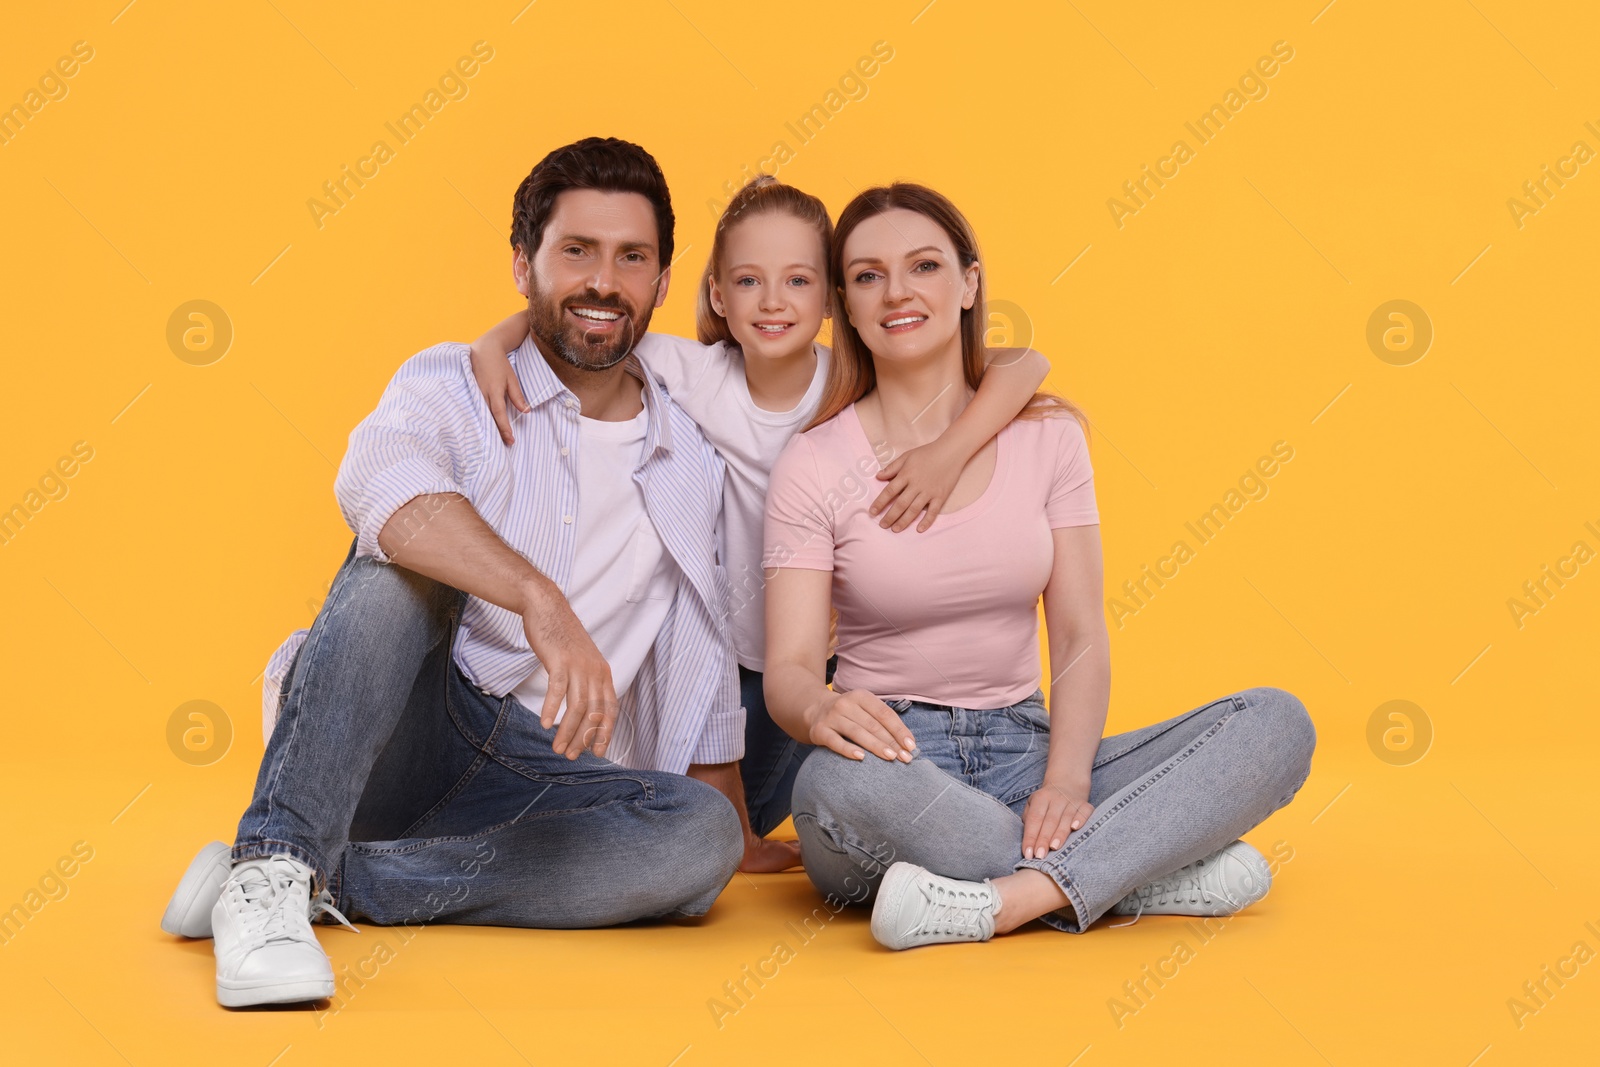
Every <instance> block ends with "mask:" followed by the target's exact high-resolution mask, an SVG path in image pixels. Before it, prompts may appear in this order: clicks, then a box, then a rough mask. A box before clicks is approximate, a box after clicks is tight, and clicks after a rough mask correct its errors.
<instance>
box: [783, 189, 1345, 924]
mask: <svg viewBox="0 0 1600 1067" xmlns="http://www.w3.org/2000/svg"><path fill="white" fill-rule="evenodd" d="M831 260H832V263H831V265H832V272H831V274H832V277H833V278H834V279H835V283H836V285H837V286H838V288H839V292H838V297H839V300H838V303H837V308H838V309H839V310H842V311H843V312H844V314H842V315H838V314H836V315H835V328H834V358H833V361H832V363H831V364H830V367H829V375H828V381H827V384H826V386H825V389H824V393H823V398H822V401H821V403H820V405H819V408H818V411H817V415H816V418H815V419H814V420H813V421H812V424H811V426H810V427H809V428H808V429H807V430H806V431H805V432H804V433H802V434H800V435H797V436H796V437H795V438H794V439H793V440H791V441H790V442H789V444H788V446H787V447H786V448H785V450H784V452H783V454H782V456H781V457H780V458H779V460H778V463H777V465H776V467H775V468H774V470H773V473H772V479H771V484H770V487H769V491H768V498H767V516H766V530H765V551H764V565H765V566H766V567H767V573H768V583H767V658H766V666H767V673H766V678H765V686H766V696H767V705H768V708H769V709H770V711H771V713H772V715H773V717H774V719H775V720H776V721H777V722H778V723H779V724H780V725H781V726H783V727H784V729H786V730H787V731H789V733H790V734H791V735H792V736H794V737H795V738H797V739H799V740H801V741H804V742H807V743H810V744H814V745H817V746H820V747H821V748H822V749H826V751H821V750H819V751H817V752H815V753H814V754H813V755H812V757H811V758H810V759H809V760H808V761H807V762H806V763H805V765H804V766H803V767H802V768H801V770H800V774H799V778H798V780H797V781H796V783H795V792H794V813H795V825H796V828H797V829H798V831H799V835H800V841H801V848H802V852H803V854H804V859H805V867H806V871H807V873H808V875H809V876H810V877H811V880H812V882H813V883H814V884H815V885H816V886H817V888H818V889H819V890H821V891H822V892H823V893H825V894H829V895H837V896H839V897H841V898H843V899H848V900H851V901H856V902H861V901H864V900H865V899H867V898H869V897H871V896H873V895H874V894H875V895H876V898H877V901H876V904H875V906H874V912H873V920H872V929H873V934H874V936H876V937H877V938H878V940H879V941H880V942H882V943H883V944H885V945H887V946H889V947H891V948H897V949H898V948H910V947H913V946H916V945H923V944H932V943H936V942H941V941H966V940H979V941H981V940H987V939H988V938H990V937H992V936H994V935H995V934H996V933H1004V932H1007V931H1009V930H1013V929H1016V928H1017V927H1019V926H1021V925H1023V924H1024V923H1027V922H1030V921H1032V920H1034V919H1039V918H1042V919H1043V920H1044V921H1045V922H1046V923H1048V924H1050V925H1051V926H1054V927H1056V928H1057V929H1061V930H1067V931H1074V932H1081V931H1083V930H1086V929H1087V928H1088V927H1089V925H1090V924H1091V923H1093V922H1094V921H1095V920H1096V919H1098V918H1099V917H1100V916H1101V915H1102V914H1105V913H1106V912H1107V911H1112V910H1116V911H1117V912H1119V913H1132V914H1137V913H1138V912H1140V911H1143V912H1146V913H1155V912H1160V913H1166V914H1202V915H1217V914H1226V913H1228V912H1231V911H1234V910H1237V909H1238V908H1240V907H1243V906H1246V905H1248V904H1250V903H1253V902H1254V901H1256V900H1259V899H1260V898H1261V897H1262V896H1263V895H1265V893H1266V890H1267V887H1268V885H1269V883H1270V878H1271V876H1270V873H1269V869H1268V867H1267V864H1266V861H1265V860H1264V859H1263V858H1262V857H1261V855H1260V854H1259V853H1258V852H1256V851H1255V850H1254V849H1253V848H1251V847H1250V846H1249V845H1247V844H1245V843H1244V842H1242V841H1239V840H1237V838H1238V837H1239V835H1240V834H1242V833H1244V832H1245V831H1247V830H1249V829H1250V828H1251V827H1253V826H1255V825H1257V824H1259V823H1260V822H1261V821H1262V820H1263V819H1265V818H1266V817H1267V816H1268V815H1269V814H1270V813H1271V812H1273V811H1274V810H1276V809H1277V808H1279V807H1281V806H1283V805H1284V804H1286V803H1288V801H1289V800H1290V799H1291V798H1292V797H1293V796H1294V794H1295V792H1296V791H1297V790H1298V789H1299V788H1300V786H1301V784H1302V783H1303V782H1304V781H1305V779H1306V776H1307V774H1308V773H1309V771H1310V759H1311V752H1312V749H1313V747H1314V745H1315V733H1314V731H1313V729H1312V726H1311V721H1310V718H1309V717H1308V716H1307V715H1306V711H1305V708H1304V706H1303V705H1302V704H1301V703H1300V702H1299V701H1298V700H1297V699H1296V698H1295V697H1293V696H1292V695H1290V694H1289V693H1286V692H1284V691H1282V690H1279V689H1269V688H1258V689H1247V690H1244V691H1241V692H1238V693H1234V694H1232V695H1230V696H1226V697H1223V698H1222V699H1220V700H1214V701H1211V702H1210V703H1207V704H1205V705H1202V706H1201V707H1199V708H1196V709H1194V710H1192V711H1190V712H1187V713H1185V714H1183V715H1179V716H1177V717H1176V718H1172V719H1169V720H1167V721H1165V722H1161V723H1156V724H1154V725H1152V726H1147V727H1144V728H1142V729H1139V730H1135V731H1132V732H1130V733H1125V734H1119V735H1116V736H1114V737H1108V738H1102V737H1101V731H1102V730H1103V729H1104V726H1105V719H1106V706H1107V702H1108V699H1109V694H1110V682H1111V670H1110V657H1109V654H1108V637H1107V633H1106V627H1105V621H1104V618H1103V616H1102V614H1101V609H1100V601H1101V588H1102V574H1101V559H1100V541H1099V525H1098V523H1099V516H1098V513H1097V510H1096V506H1095V502H1094V483H1093V472H1092V470H1091V468H1090V465H1089V458H1088V453H1087V444H1086V440H1085V436H1084V433H1083V430H1082V428H1081V426H1080V423H1079V421H1078V417H1077V416H1078V412H1077V410H1076V409H1075V408H1073V407H1072V406H1071V405H1070V404H1068V403H1066V402H1065V401H1063V400H1061V399H1060V398H1057V397H1051V396H1049V395H1045V394H1040V395H1039V396H1036V397H1035V398H1034V401H1033V402H1032V403H1031V404H1029V405H1028V407H1027V408H1025V409H1024V411H1023V412H1022V414H1021V415H1020V416H1019V417H1018V418H1017V419H1016V420H1014V421H1013V422H1011V423H1010V425H1008V426H1007V427H1006V428H1005V429H1004V430H1002V431H1001V432H1000V434H999V435H998V436H997V437H996V438H995V439H994V440H991V441H989V442H988V443H987V444H986V445H985V446H984V447H983V448H982V449H980V450H979V451H978V452H977V453H976V454H975V455H974V456H973V458H972V459H971V460H970V461H969V462H968V463H967V464H966V466H965V467H964V468H963V470H962V472H961V475H960V477H959V479H958V480H957V482H956V485H955V488H954V490H953V491H952V493H951V495H950V497H949V499H948V500H947V501H946V504H945V508H944V510H943V512H942V513H941V514H940V515H939V517H938V518H937V520H936V521H935V522H934V523H933V524H932V526H931V527H930V528H929V530H928V531H927V532H926V533H925V534H923V535H922V536H921V537H920V538H918V539H916V540H915V541H908V540H905V539H895V538H893V536H892V535H891V534H890V533H889V532H888V531H885V530H882V529H880V528H878V527H877V524H876V522H875V521H873V519H872V518H871V516H870V515H869V514H868V513H867V501H866V493H865V491H864V488H863V487H864V485H866V484H870V483H871V478H872V473H873V471H875V470H876V468H877V466H878V465H879V459H884V460H887V459H888V458H891V457H893V456H895V455H898V454H899V453H900V452H902V451H904V450H906V449H908V448H913V447H916V446H918V445H919V444H921V443H922V442H924V441H926V440H931V439H933V438H934V437H936V436H937V435H938V434H939V433H940V432H942V430H943V428H944V427H945V426H947V425H948V424H949V423H950V422H951V421H952V420H954V419H955V418H956V417H957V416H958V415H959V414H960V413H961V411H962V410H963V409H964V408H965V406H966V405H967V404H968V403H969V402H970V399H971V397H972V396H973V395H974V393H975V391H976V388H977V386H978V381H979V378H980V376H981V374H982V369H983V367H984V364H985V349H984V344H983V332H984V324H985V310H984V285H983V271H982V267H981V265H980V263H979V259H978V249H977V242H976V239H975V238H974V236H973V233H972V229H971V227H970V226H969V225H968V223H967V221H966V219H965V218H963V217H962V215H961V213H960V212H959V211H957V210H956V208H955V207H954V205H952V204H951V203H950V202H949V201H948V200H946V199H945V198H944V197H943V196H940V195H939V194H938V193H935V192H933V191H932V190H930V189H926V188H924V187H921V186H917V185H911V184H899V183H897V184H895V185H891V186H887V187H883V188H876V189H870V190H868V191H867V192H864V193H862V194H861V195H859V196H858V197H856V198H855V200H853V201H852V202H851V203H850V205H849V206H848V207H846V208H845V210H844V212H843V213H842V214H841V215H840V217H839V220H838V223H837V225H836V228H835V237H834V244H833V251H832V256H831ZM1041 594H1042V595H1043V597H1044V611H1045V621H1046V626H1047V629H1048V636H1049V648H1050V677H1051V679H1052V682H1051V690H1052V693H1051V696H1052V698H1053V699H1052V707H1053V709H1054V712H1053V714H1049V715H1047V714H1046V712H1045V708H1044V694H1043V691H1042V690H1041V689H1040V688H1039V681H1040V677H1039V655H1038V628H1037V627H1038V623H1037V607H1038V602H1039V597H1040V595H1041ZM830 607H831V608H834V609H837V611H838V613H839V618H838V669H837V674H836V676H835V679H834V688H833V689H831V690H830V689H829V688H828V687H827V685H826V684H825V683H824V677H823V663H824V661H825V659H826V656H827V646H828V623H829V612H830ZM891 864H892V865H891ZM886 868H887V871H885V869H886Z"/></svg>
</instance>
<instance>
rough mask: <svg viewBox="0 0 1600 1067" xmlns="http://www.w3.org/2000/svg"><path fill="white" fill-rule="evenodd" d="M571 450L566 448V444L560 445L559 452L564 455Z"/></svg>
mask: <svg viewBox="0 0 1600 1067" xmlns="http://www.w3.org/2000/svg"><path fill="white" fill-rule="evenodd" d="M571 451H572V449H570V448H568V447H567V446H566V445H562V446H561V454H562V455H563V456H564V455H566V454H567V453H568V452H571Z"/></svg>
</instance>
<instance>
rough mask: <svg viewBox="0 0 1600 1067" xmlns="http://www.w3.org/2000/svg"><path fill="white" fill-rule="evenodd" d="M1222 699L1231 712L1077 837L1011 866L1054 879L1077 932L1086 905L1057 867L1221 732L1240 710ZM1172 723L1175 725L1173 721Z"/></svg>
mask: <svg viewBox="0 0 1600 1067" xmlns="http://www.w3.org/2000/svg"><path fill="white" fill-rule="evenodd" d="M1224 699H1226V700H1228V701H1229V702H1231V703H1232V704H1233V706H1234V708H1233V710H1232V711H1230V712H1228V713H1227V714H1225V715H1223V716H1222V717H1221V718H1219V719H1218V720H1217V721H1216V722H1214V723H1212V724H1211V727H1210V729H1208V730H1206V732H1205V733H1203V734H1201V735H1200V736H1199V737H1197V738H1195V739H1194V741H1192V742H1191V743H1190V744H1189V746H1188V747H1187V748H1185V749H1184V750H1183V751H1182V752H1180V753H1178V754H1177V755H1176V756H1174V757H1172V759H1170V760H1168V761H1167V762H1166V763H1164V764H1162V765H1161V766H1160V767H1159V768H1157V769H1156V771H1155V772H1154V773H1153V774H1151V775H1150V777H1149V778H1147V779H1145V780H1144V781H1143V782H1141V783H1140V784H1139V785H1138V787H1137V788H1135V789H1134V790H1133V791H1132V792H1125V793H1124V795H1123V798H1122V799H1121V800H1120V801H1118V802H1117V804H1116V805H1114V806H1113V807H1112V808H1111V810H1109V811H1106V812H1102V811H1100V810H1099V809H1096V811H1095V814H1094V817H1093V818H1092V819H1091V820H1090V823H1089V825H1088V826H1085V827H1084V828H1083V830H1082V831H1081V832H1080V833H1079V834H1078V835H1077V838H1076V840H1070V841H1069V842H1068V844H1067V845H1065V846H1064V847H1063V848H1061V849H1060V850H1058V851H1057V852H1056V853H1054V854H1053V855H1050V856H1047V857H1045V858H1043V859H1033V860H1023V861H1022V862H1021V863H1019V864H1018V865H1017V867H1016V868H1014V869H1017V870H1020V869H1022V868H1024V867H1026V868H1028V869H1029V870H1035V871H1039V872H1041V873H1043V874H1046V875H1049V876H1050V878H1051V880H1052V881H1054V882H1055V883H1056V885H1057V886H1059V887H1060V888H1061V891H1062V892H1063V893H1065V894H1066V895H1067V899H1068V900H1069V901H1070V902H1071V903H1072V906H1073V911H1075V912H1077V915H1078V930H1079V932H1080V933H1081V932H1082V931H1084V930H1087V929H1088V928H1089V925H1090V922H1089V921H1086V920H1087V919H1088V910H1087V908H1086V907H1085V904H1084V901H1083V899H1082V897H1081V895H1080V894H1078V892H1077V891H1076V889H1075V888H1072V887H1070V886H1069V883H1070V881H1071V879H1070V878H1069V876H1068V875H1067V874H1066V872H1064V871H1061V870H1059V869H1058V868H1059V867H1060V866H1061V865H1063V864H1064V863H1066V861H1067V860H1069V859H1070V858H1071V856H1072V854H1073V853H1074V852H1076V851H1077V850H1078V849H1079V848H1080V847H1082V846H1083V844H1084V843H1085V842H1087V841H1088V840H1089V839H1090V838H1092V837H1093V836H1094V834H1095V833H1096V832H1097V831H1098V830H1100V829H1101V828H1102V827H1104V826H1105V825H1106V823H1108V822H1110V821H1111V820H1112V819H1113V818H1115V817H1116V815H1117V813H1118V812H1120V811H1122V810H1124V809H1125V808H1127V807H1128V805H1130V804H1132V803H1133V802H1134V801H1135V800H1137V799H1138V798H1139V797H1140V796H1142V795H1143V794H1144V792H1145V791H1146V790H1148V789H1150V788H1151V787H1152V786H1154V785H1155V784H1156V783H1157V782H1159V781H1160V780H1161V779H1163V778H1165V777H1166V776H1167V775H1169V774H1171V773H1172V772H1173V771H1174V770H1176V769H1177V768H1178V766H1179V765H1180V764H1182V763H1183V762H1184V761H1185V760H1187V759H1188V758H1189V757H1190V756H1192V755H1194V754H1195V753H1196V752H1198V751H1200V748H1201V747H1202V746H1203V745H1204V744H1205V743H1206V742H1207V741H1209V740H1210V739H1211V738H1213V737H1215V736H1216V735H1217V734H1218V733H1220V732H1221V731H1222V728H1223V727H1224V726H1226V725H1227V724H1228V723H1229V722H1230V721H1231V720H1232V719H1233V717H1234V716H1235V715H1237V714H1238V713H1239V712H1240V711H1242V710H1243V708H1242V707H1241V702H1240V701H1239V700H1238V699H1237V698H1235V697H1229V698H1224ZM1215 703H1216V704H1220V703H1222V701H1216V702H1215ZM1212 706H1214V704H1208V705H1206V707H1212ZM1204 710H1205V708H1198V709H1196V713H1198V712H1200V711H1204ZM1174 725H1176V723H1175V724H1174ZM1166 732H1167V731H1165V730H1163V731H1162V732H1161V734H1165V733H1166ZM1161 734H1157V735H1155V737H1159V736H1161ZM1154 739H1155V738H1154V737H1152V738H1150V739H1149V740H1154ZM1140 744H1141V745H1142V744H1143V742H1141V743H1140ZM1138 747H1140V746H1139V745H1136V746H1134V748H1138ZM1128 751H1129V752H1132V751H1134V749H1129V750H1128Z"/></svg>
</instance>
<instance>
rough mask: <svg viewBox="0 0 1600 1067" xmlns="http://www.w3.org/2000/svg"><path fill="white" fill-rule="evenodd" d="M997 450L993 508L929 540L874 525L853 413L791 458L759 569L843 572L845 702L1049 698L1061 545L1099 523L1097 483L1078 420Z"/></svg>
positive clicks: (838, 597)
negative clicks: (1047, 633)
mask: <svg viewBox="0 0 1600 1067" xmlns="http://www.w3.org/2000/svg"><path fill="white" fill-rule="evenodd" d="M997 443H998V454H997V455H996V458H995V470H994V476H993V477H992V478H991V479H990V481H989V486H988V488H987V489H985V490H984V492H983V495H982V496H980V497H979V498H978V499H977V500H975V501H973V502H972V503H971V504H968V505H967V506H966V507H963V508H960V509H958V510H956V511H946V512H944V513H943V514H941V515H940V516H939V517H938V519H936V520H935V521H934V524H933V526H932V527H931V528H930V529H929V530H928V531H927V532H926V533H918V532H917V531H916V529H915V528H914V527H913V528H911V529H908V530H905V531H902V532H900V533H894V532H893V531H890V530H885V529H883V528H882V527H880V526H879V525H878V519H876V518H873V517H872V516H870V515H868V514H867V508H868V507H870V506H871V504H872V501H873V500H874V499H875V498H876V497H877V495H878V493H879V492H880V491H881V490H882V488H883V483H882V482H879V481H877V480H876V479H875V478H874V477H873V476H874V475H875V474H876V473H877V472H878V469H879V466H880V465H879V463H878V461H877V458H876V457H875V456H874V454H873V450H872V445H871V443H870V442H869V441H868V440H867V435H866V432H865V431H864V430H863V429H862V428H861V420H860V419H859V418H858V417H857V415H856V409H855V406H854V405H851V406H850V407H848V408H845V409H844V410H843V411H841V412H840V413H839V414H838V415H836V416H834V417H833V418H832V419H829V420H828V421H827V422H825V423H823V424H822V425H821V426H818V427H816V428H815V429H812V430H809V431H807V432H806V433H803V434H797V435H796V436H795V437H794V438H793V439H792V440H790V442H789V443H788V445H787V446H785V447H784V450H783V453H782V454H781V455H780V456H779V457H778V462H777V465H776V466H775V467H774V468H773V470H772V480H771V482H770V484H769V486H768V489H767V515H766V528H765V551H764V552H763V554H762V565H763V566H764V567H768V568H784V567H793V568H798V569H803V570H821V571H832V572H833V606H834V607H835V608H836V609H838V612H839V649H838V652H839V666H838V669H837V671H836V672H835V675H834V683H833V684H834V688H835V689H836V690H838V691H840V692H844V691H846V690H850V689H865V690H867V691H868V692H870V693H873V694H874V695H876V696H878V697H880V698H883V699H893V698H898V697H910V698H912V699H916V700H923V701H928V702H930V703H934V704H950V705H954V706H956V707H962V708H974V709H992V708H1003V707H1006V706H1008V705H1010V704H1015V703H1017V702H1018V701H1021V700H1023V699H1024V698H1026V697H1027V696H1028V695H1029V694H1031V693H1032V692H1033V691H1034V690H1035V689H1036V688H1038V686H1039V680H1040V675H1039V614H1038V605H1039V597H1040V595H1041V594H1042V593H1043V592H1044V587H1045V583H1046V582H1047V581H1048V580H1049V577H1050V571H1051V567H1052V564H1053V561H1054V554H1055V552H1054V544H1053V541H1052V538H1051V535H1050V531H1051V530H1052V529H1055V528H1057V527H1062V526H1092V525H1096V524H1098V523H1099V521H1100V514H1099V511H1098V509H1097V508H1096V507H1095V500H1094V471H1093V469H1092V468H1091V467H1090V465H1089V449H1088V443H1087V442H1086V441H1085V439H1084V436H1083V430H1082V428H1081V427H1079V425H1078V421H1077V420H1076V419H1074V418H1072V417H1071V416H1070V415H1065V414H1063V415H1060V416H1052V417H1050V418H1044V419H1017V420H1014V421H1013V422H1012V423H1011V424H1010V425H1008V426H1007V427H1006V428H1005V429H1003V430H1001V431H1000V435H999V437H998V438H997Z"/></svg>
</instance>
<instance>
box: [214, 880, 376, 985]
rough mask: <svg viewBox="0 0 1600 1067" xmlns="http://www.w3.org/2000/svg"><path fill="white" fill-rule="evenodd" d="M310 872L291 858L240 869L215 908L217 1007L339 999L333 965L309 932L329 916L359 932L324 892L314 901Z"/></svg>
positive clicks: (223, 890)
mask: <svg viewBox="0 0 1600 1067" xmlns="http://www.w3.org/2000/svg"><path fill="white" fill-rule="evenodd" d="M311 883H312V871H311V868H310V867H307V866H306V865H305V864H303V863H301V862H299V861H298V860H295V859H291V858H290V857H288V856H273V857H271V858H269V859H260V860H246V861H245V862H243V863H239V864H236V865H235V866H234V868H233V870H232V871H231V872H230V873H229V875H228V878H227V881H226V882H224V883H223V886H222V895H221V897H220V898H219V899H218V900H217V903H216V906H215V907H214V908H212V910H211V931H212V935H213V936H214V937H215V938H216V942H215V945H214V947H215V949H216V954H217V1003H219V1004H221V1005H222V1006H223V1007H225V1008H243V1007H249V1006H251V1005H253V1004H293V1003H296V1002H299V1001H305V1000H320V999H322V998H324V997H331V996H333V964H332V963H330V962H329V961H328V954H327V953H326V952H323V951H322V946H321V945H319V944H318V943H317V935H316V934H314V933H312V932H311V919H312V918H313V917H314V916H316V915H317V914H319V913H321V912H327V913H328V914H329V915H332V916H333V917H334V918H336V919H338V920H339V922H340V923H342V924H344V925H345V926H348V927H350V929H352V930H354V929H355V927H354V926H350V921H349V920H348V919H346V918H345V917H344V916H343V915H340V914H339V912H338V911H337V910H336V909H335V908H334V907H333V904H332V902H331V901H330V900H329V899H328V895H327V893H326V892H324V893H323V894H322V895H321V896H319V897H318V898H317V899H316V900H315V901H313V900H312V899H311Z"/></svg>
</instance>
